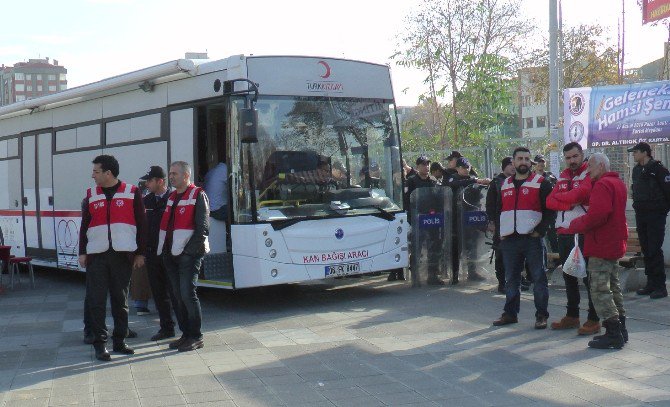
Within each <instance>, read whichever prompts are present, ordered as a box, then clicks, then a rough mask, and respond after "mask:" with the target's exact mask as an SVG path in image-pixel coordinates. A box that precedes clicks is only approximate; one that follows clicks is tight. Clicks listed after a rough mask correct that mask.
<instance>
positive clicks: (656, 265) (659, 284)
mask: <svg viewBox="0 0 670 407" xmlns="http://www.w3.org/2000/svg"><path fill="white" fill-rule="evenodd" d="M628 151H629V152H632V153H633V159H634V160H635V162H636V163H637V165H636V166H635V167H634V168H633V176H632V178H633V184H632V185H631V188H632V190H633V209H635V225H636V226H637V235H638V237H639V238H640V246H641V247H642V255H643V256H644V273H645V274H646V275H647V285H646V286H645V287H644V288H641V289H639V290H637V294H638V295H648V296H649V297H650V298H652V299H658V298H664V297H667V296H668V290H667V288H666V287H665V261H664V258H663V249H662V247H663V240H664V238H665V221H666V217H667V216H668V209H670V206H669V205H668V202H670V173H669V172H668V169H667V168H665V167H664V166H663V164H661V162H660V161H656V160H654V159H653V157H652V156H651V147H650V146H649V144H647V143H638V144H637V145H635V146H634V147H631V148H629V149H628Z"/></svg>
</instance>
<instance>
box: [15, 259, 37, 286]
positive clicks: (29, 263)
mask: <svg viewBox="0 0 670 407" xmlns="http://www.w3.org/2000/svg"><path fill="white" fill-rule="evenodd" d="M32 261H33V258H32V257H14V256H10V257H9V273H10V274H9V287H10V288H11V289H14V273H16V277H17V279H18V282H19V284H20V283H21V273H20V271H21V270H20V268H19V265H20V264H25V265H26V267H27V268H28V273H29V275H30V286H31V287H32V288H35V273H34V272H33V263H32Z"/></svg>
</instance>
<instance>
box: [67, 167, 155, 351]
mask: <svg viewBox="0 0 670 407" xmlns="http://www.w3.org/2000/svg"><path fill="white" fill-rule="evenodd" d="M92 164H93V174H92V175H91V177H92V178H93V180H94V181H95V184H96V187H95V188H89V189H88V190H87V191H86V197H85V198H84V202H83V204H82V214H81V225H80V229H79V264H80V265H81V266H82V267H86V303H87V304H86V305H85V306H86V307H87V308H88V317H89V320H90V326H91V330H92V332H93V336H94V337H93V348H94V349H95V357H96V359H98V360H101V361H109V360H111V357H110V355H109V352H108V351H107V349H106V348H105V342H107V337H108V332H107V326H106V324H105V315H106V309H107V295H108V294H109V297H110V302H111V305H112V316H113V317H114V332H113V333H112V340H113V343H114V347H113V350H114V352H117V353H121V354H126V355H129V354H133V353H135V351H134V350H133V349H132V348H130V347H128V345H127V344H126V343H125V338H126V335H127V334H128V288H129V285H130V276H131V272H132V269H133V268H139V267H142V266H143V265H144V259H145V258H144V254H145V253H146V240H145V233H146V232H145V227H146V225H145V217H144V203H143V202H142V194H141V192H140V189H139V188H137V187H136V186H135V185H131V184H126V183H125V182H123V181H120V180H119V179H118V178H117V177H118V176H119V162H118V161H117V160H116V158H114V157H113V156H111V155H100V156H97V157H95V159H94V160H93V162H92Z"/></svg>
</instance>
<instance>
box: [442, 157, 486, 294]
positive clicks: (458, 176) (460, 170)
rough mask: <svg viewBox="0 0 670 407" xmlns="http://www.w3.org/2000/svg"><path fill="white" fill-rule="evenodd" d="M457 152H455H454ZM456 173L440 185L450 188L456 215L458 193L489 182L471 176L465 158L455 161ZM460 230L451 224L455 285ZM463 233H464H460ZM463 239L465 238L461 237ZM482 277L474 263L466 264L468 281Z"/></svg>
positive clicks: (468, 248)
mask: <svg viewBox="0 0 670 407" xmlns="http://www.w3.org/2000/svg"><path fill="white" fill-rule="evenodd" d="M456 152H457V151H456ZM455 169H456V173H455V174H453V175H451V176H449V177H447V178H446V179H445V180H443V182H442V185H444V186H447V187H451V188H452V189H453V191H454V200H453V202H454V204H453V205H454V206H453V208H452V210H453V211H454V212H453V213H456V209H457V207H456V202H457V201H458V199H459V198H460V196H459V192H460V191H462V190H463V188H465V187H468V186H470V185H473V184H480V185H488V184H489V183H490V182H491V180H489V179H478V178H476V177H475V176H474V175H471V174H472V165H470V161H468V159H467V158H465V157H460V158H457V159H456V167H455ZM459 229H460V228H459V227H458V222H452V237H453V238H452V240H451V250H452V254H453V255H452V256H451V259H452V264H451V267H452V269H451V272H452V276H451V284H453V285H455V284H458V273H459V269H460V245H459V240H460V238H461V236H459V231H460V230H459ZM460 232H463V233H465V231H460ZM463 237H465V236H463ZM465 241H466V243H467V244H470V243H473V242H472V241H471V240H470V239H467V238H466V239H465ZM466 250H469V251H472V250H473V247H472V246H467V247H466ZM483 279H484V277H482V276H481V275H480V274H478V273H477V271H476V270H475V269H474V263H472V262H470V263H469V264H468V280H472V281H482V280H483Z"/></svg>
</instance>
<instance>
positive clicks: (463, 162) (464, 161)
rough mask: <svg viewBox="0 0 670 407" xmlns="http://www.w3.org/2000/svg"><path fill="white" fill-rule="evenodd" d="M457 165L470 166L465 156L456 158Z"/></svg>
mask: <svg viewBox="0 0 670 407" xmlns="http://www.w3.org/2000/svg"><path fill="white" fill-rule="evenodd" d="M456 166H457V167H463V168H470V161H468V159H467V158H465V157H460V158H459V159H457V160H456Z"/></svg>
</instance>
